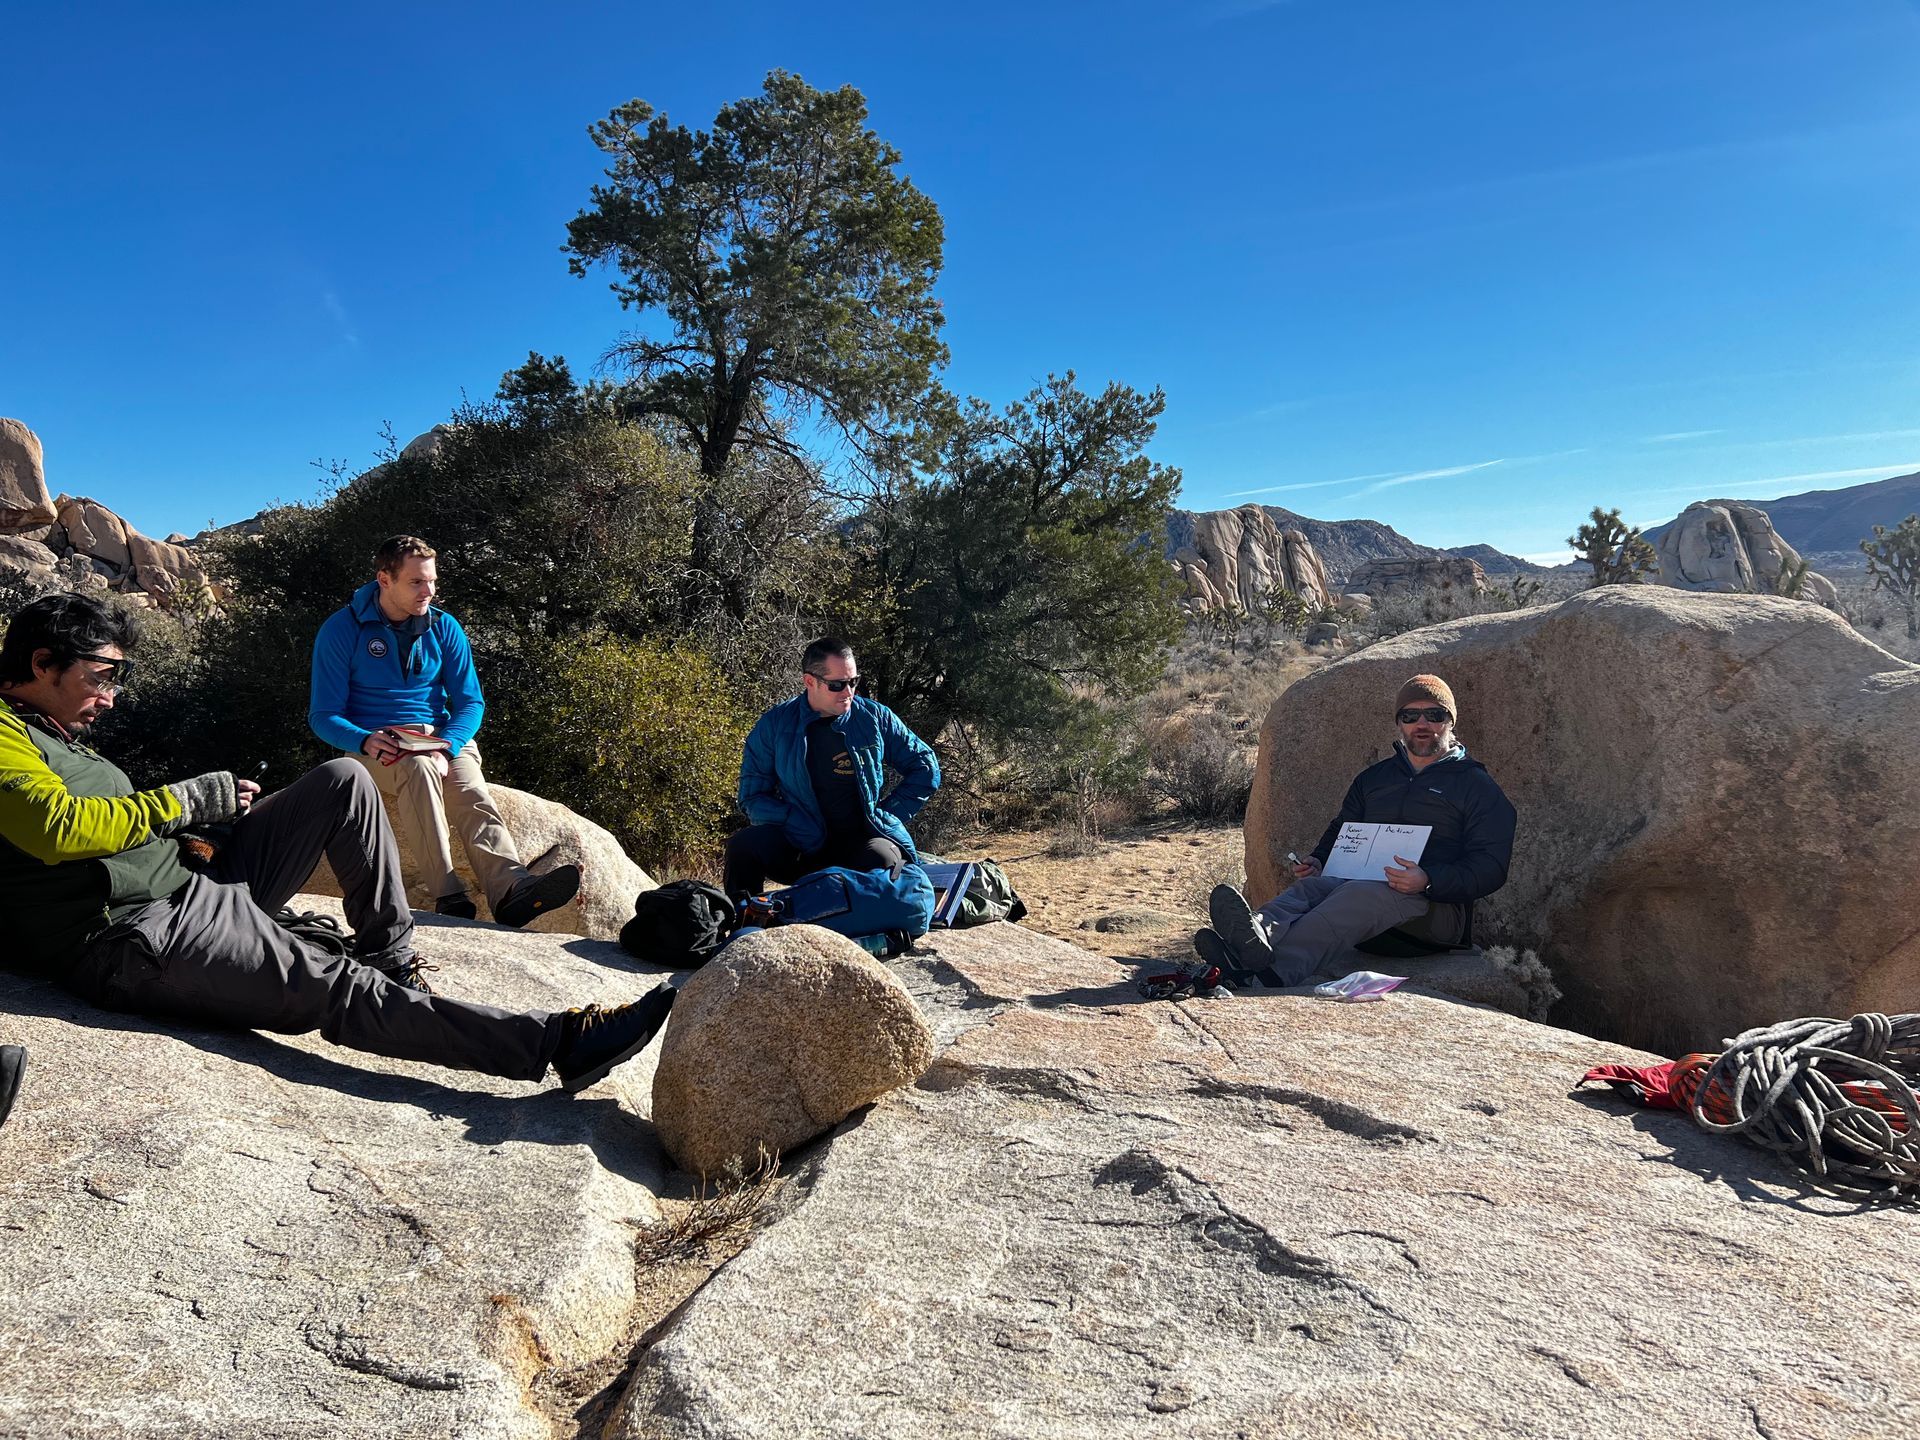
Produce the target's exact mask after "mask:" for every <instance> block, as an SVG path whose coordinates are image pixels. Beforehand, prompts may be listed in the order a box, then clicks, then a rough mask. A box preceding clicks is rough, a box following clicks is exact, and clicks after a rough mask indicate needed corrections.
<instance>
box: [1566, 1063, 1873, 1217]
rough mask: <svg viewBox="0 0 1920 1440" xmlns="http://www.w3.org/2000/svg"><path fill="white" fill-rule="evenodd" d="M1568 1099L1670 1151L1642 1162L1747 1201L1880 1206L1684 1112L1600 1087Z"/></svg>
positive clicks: (1836, 1208) (1836, 1207)
mask: <svg viewBox="0 0 1920 1440" xmlns="http://www.w3.org/2000/svg"><path fill="white" fill-rule="evenodd" d="M1568 1098H1569V1099H1571V1100H1576V1101H1578V1102H1580V1103H1581V1104H1583V1105H1585V1106H1587V1107H1588V1108H1589V1109H1592V1110H1598V1111H1600V1112H1602V1113H1604V1114H1608V1115H1612V1116H1615V1117H1616V1118H1618V1119H1620V1120H1624V1121H1626V1122H1627V1123H1628V1124H1630V1125H1632V1126H1633V1128H1634V1129H1635V1130H1637V1131H1639V1132H1640V1133H1641V1134H1642V1135H1645V1136H1647V1137H1648V1138H1650V1139H1652V1140H1655V1141H1657V1142H1658V1143H1659V1144H1661V1145H1663V1146H1665V1147H1667V1148H1666V1153H1665V1154H1658V1155H1653V1154H1643V1155H1642V1156H1641V1159H1642V1160H1643V1162H1645V1163H1647V1164H1650V1165H1674V1166H1677V1167H1679V1168H1680V1169H1682V1170H1686V1171H1690V1172H1691V1173H1692V1174H1695V1175H1697V1176H1699V1177H1700V1178H1701V1179H1702V1180H1705V1181H1708V1182H1710V1183H1712V1184H1716V1185H1724V1186H1726V1187H1727V1188H1728V1189H1729V1190H1731V1191H1732V1192H1733V1193H1734V1194H1735V1195H1737V1196H1739V1197H1740V1199H1742V1200H1744V1201H1749V1202H1751V1201H1764V1202H1766V1203H1768V1204H1772V1205H1785V1206H1788V1207H1789V1208H1791V1209H1794V1210H1799V1211H1802V1212H1804V1213H1806V1214H1809V1215H1847V1214H1852V1213H1854V1212H1856V1211H1862V1210H1873V1209H1877V1208H1878V1206H1877V1205H1876V1204H1875V1203H1874V1202H1864V1203H1863V1202H1861V1201H1857V1200H1850V1199H1847V1198H1845V1197H1842V1196H1838V1195H1829V1194H1827V1193H1826V1192H1824V1191H1822V1190H1820V1189H1819V1188H1817V1187H1816V1186H1814V1185H1813V1184H1811V1183H1810V1182H1809V1181H1808V1180H1807V1179H1806V1177H1805V1176H1803V1175H1802V1174H1801V1173H1800V1172H1799V1171H1798V1170H1796V1169H1794V1167H1793V1166H1792V1165H1791V1164H1789V1163H1788V1162H1787V1161H1786V1160H1785V1159H1784V1158H1782V1157H1781V1156H1778V1155H1776V1154H1775V1153H1774V1152H1773V1151H1771V1150H1766V1149H1763V1148H1761V1147H1760V1146H1757V1145H1749V1144H1747V1143H1746V1142H1745V1141H1744V1140H1739V1139H1736V1138H1734V1137H1733V1136H1729V1135H1713V1134H1709V1133H1708V1132H1707V1131H1705V1130H1702V1129H1700V1128H1699V1127H1698V1126H1697V1125H1695V1124H1694V1123H1693V1121H1692V1119H1690V1118H1689V1117H1688V1116H1687V1115H1686V1114H1685V1113H1684V1112H1682V1111H1679V1110H1648V1109H1643V1108H1639V1107H1633V1108H1628V1107H1629V1104H1630V1102H1627V1101H1623V1100H1620V1099H1618V1098H1617V1097H1615V1096H1613V1095H1611V1094H1609V1093H1608V1092H1607V1091H1605V1090H1599V1089H1593V1090H1576V1091H1574V1092H1573V1093H1572V1094H1571V1095H1569V1096H1568Z"/></svg>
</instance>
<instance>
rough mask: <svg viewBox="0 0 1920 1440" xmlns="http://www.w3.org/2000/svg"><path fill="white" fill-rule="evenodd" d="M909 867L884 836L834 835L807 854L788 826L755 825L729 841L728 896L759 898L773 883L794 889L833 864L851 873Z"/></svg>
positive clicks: (726, 874)
mask: <svg viewBox="0 0 1920 1440" xmlns="http://www.w3.org/2000/svg"><path fill="white" fill-rule="evenodd" d="M906 863H907V857H906V856H905V855H904V854H902V853H901V850H900V847H899V846H898V845H896V844H894V843H893V841H891V840H889V839H887V838H886V837H885V836H881V835H843V836H838V837H835V836H829V837H828V839H827V843H826V844H825V845H822V846H821V847H820V848H819V849H818V850H812V851H802V850H801V849H800V847H799V846H797V845H795V844H794V843H793V842H792V841H791V840H789V839H787V832H786V828H785V827H784V826H780V825H749V826H747V828H746V829H744V830H736V831H734V832H733V834H731V835H729V836H728V837H727V859H726V872H725V877H724V880H723V883H724V885H725V887H726V891H727V894H729V895H731V896H733V898H734V899H736V900H737V899H739V898H740V897H741V896H742V895H758V894H759V893H760V892H761V891H762V890H764V889H766V885H767V881H769V880H778V881H780V882H781V883H782V884H789V883H791V882H793V881H795V880H798V879H799V878H800V877H801V876H802V875H811V874H812V873H813V872H814V871H816V870H822V869H825V868H826V867H827V866H829V865H838V866H841V867H842V868H843V869H847V870H896V871H897V870H898V869H899V868H900V867H901V866H902V865H905V864H906Z"/></svg>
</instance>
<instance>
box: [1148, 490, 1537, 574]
mask: <svg viewBox="0 0 1920 1440" xmlns="http://www.w3.org/2000/svg"><path fill="white" fill-rule="evenodd" d="M1226 508H1234V507H1226ZM1260 508H1261V509H1262V510H1265V511H1266V512H1267V514H1268V515H1270V516H1272V517H1273V522H1274V524H1276V525H1278V526H1279V527H1280V528H1281V529H1283V530H1298V531H1300V532H1301V533H1302V534H1303V535H1305V536H1306V537H1307V541H1308V543H1309V544H1311V545H1312V546H1313V548H1314V552H1315V553H1316V554H1318V555H1319V557H1320V560H1321V563H1322V564H1324V565H1325V566H1326V567H1327V573H1328V574H1329V575H1331V576H1332V577H1333V578H1334V580H1335V582H1336V583H1337V584H1343V583H1345V581H1346V578H1347V577H1348V576H1349V575H1351V574H1353V572H1354V571H1356V570H1358V569H1359V568H1360V567H1361V566H1362V565H1364V564H1366V563H1367V562H1368V561H1370V560H1431V559H1435V558H1438V557H1441V556H1455V555H1457V556H1462V557H1464V558H1466V559H1469V560H1477V561H1479V562H1480V568H1481V569H1482V570H1485V571H1486V572H1487V574H1488V575H1516V574H1519V575H1549V574H1552V573H1554V571H1553V567H1551V566H1548V565H1535V564H1534V563H1533V562H1532V561H1530V560H1522V559H1521V558H1520V557H1519V556H1518V555H1509V554H1507V553H1506V552H1505V551H1502V550H1496V549H1494V548H1493V546H1491V545H1462V546H1458V547H1456V548H1454V549H1451V550H1443V549H1436V548H1435V547H1434V546H1431V545H1422V544H1420V543H1419V542H1418V541H1417V540H1409V539H1408V538H1407V537H1406V536H1404V535H1402V534H1401V533H1400V532H1399V531H1398V530H1396V529H1394V528H1393V527H1392V526H1391V525H1386V524H1382V523H1381V522H1380V521H1378V520H1315V519H1313V518H1312V517H1311V516H1308V515H1302V514H1299V513H1298V512H1297V511H1293V510H1288V509H1285V508H1283V507H1282V506H1279V505H1263V506H1261V507H1260ZM1213 513H1215V512H1213V511H1204V510H1175V511H1174V512H1173V513H1172V515H1171V517H1170V518H1169V519H1168V522H1167V555H1168V558H1172V556H1173V555H1174V554H1176V553H1177V552H1178V551H1180V550H1182V549H1184V548H1186V547H1187V546H1189V545H1191V544H1192V543H1193V527H1194V521H1195V519H1196V517H1198V516H1200V515H1204V514H1213Z"/></svg>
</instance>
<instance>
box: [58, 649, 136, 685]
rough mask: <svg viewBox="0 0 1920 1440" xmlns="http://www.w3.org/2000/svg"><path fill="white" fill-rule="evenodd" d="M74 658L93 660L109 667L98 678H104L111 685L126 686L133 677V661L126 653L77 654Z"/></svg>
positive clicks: (97, 663) (96, 663)
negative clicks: (120, 654) (119, 654)
mask: <svg viewBox="0 0 1920 1440" xmlns="http://www.w3.org/2000/svg"><path fill="white" fill-rule="evenodd" d="M73 658H74V659H76V660H91V661H92V662H93V663H94V664H95V665H105V666H106V667H107V673H106V674H104V675H101V676H99V677H97V678H99V679H101V680H104V681H105V682H107V683H108V684H110V685H121V686H124V685H125V684H126V683H127V682H128V681H129V680H131V679H132V678H133V661H131V660H129V659H127V658H126V657H125V656H124V655H122V656H114V655H76V656H74V657H73Z"/></svg>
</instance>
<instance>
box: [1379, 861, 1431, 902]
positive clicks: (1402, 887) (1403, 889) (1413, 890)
mask: <svg viewBox="0 0 1920 1440" xmlns="http://www.w3.org/2000/svg"><path fill="white" fill-rule="evenodd" d="M1393 858H1394V862H1395V863H1394V864H1392V865H1389V866H1387V887H1388V888H1389V889H1392V890H1398V891H1399V892H1400V893H1401V894H1402V895H1418V894H1419V893H1420V892H1421V891H1423V890H1425V889H1426V888H1427V883H1428V882H1427V872H1426V871H1424V870H1422V869H1421V868H1420V867H1419V865H1417V864H1416V863H1415V862H1413V861H1412V860H1409V859H1407V857H1406V856H1404V855H1396V856H1394V857H1393Z"/></svg>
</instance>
